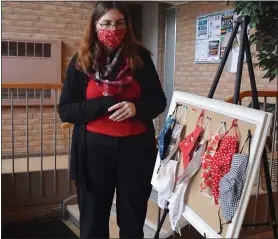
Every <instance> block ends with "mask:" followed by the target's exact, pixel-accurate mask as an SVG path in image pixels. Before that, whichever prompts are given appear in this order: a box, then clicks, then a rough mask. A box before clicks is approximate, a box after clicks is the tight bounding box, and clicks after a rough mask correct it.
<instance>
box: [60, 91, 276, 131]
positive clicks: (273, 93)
mask: <svg viewBox="0 0 278 239" xmlns="http://www.w3.org/2000/svg"><path fill="white" fill-rule="evenodd" d="M250 96H252V91H242V92H240V94H239V100H242V99H243V98H245V97H250ZM258 96H259V97H278V91H258ZM233 99H234V97H229V98H227V99H226V100H225V101H226V102H228V103H232V102H233ZM72 125H73V124H71V123H63V124H62V125H61V128H62V129H67V128H69V127H71V126H72Z"/></svg>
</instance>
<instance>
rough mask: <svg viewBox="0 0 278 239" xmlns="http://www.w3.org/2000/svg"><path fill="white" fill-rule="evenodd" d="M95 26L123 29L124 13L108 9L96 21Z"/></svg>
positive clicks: (98, 27) (103, 28) (106, 28)
mask: <svg viewBox="0 0 278 239" xmlns="http://www.w3.org/2000/svg"><path fill="white" fill-rule="evenodd" d="M96 27H97V29H101V30H108V29H109V30H110V29H114V28H116V29H125V28H126V25H125V18H124V15H123V14H122V13H121V12H120V11H119V10H117V9H110V10H108V11H107V12H106V13H105V14H104V15H103V16H102V17H101V18H100V19H99V20H98V21H97V22H96Z"/></svg>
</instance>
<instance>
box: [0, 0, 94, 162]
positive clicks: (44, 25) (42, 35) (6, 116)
mask: <svg viewBox="0 0 278 239" xmlns="http://www.w3.org/2000/svg"><path fill="white" fill-rule="evenodd" d="M92 6H93V3H92V2H63V1H59V2H47V1H45V2H2V36H3V37H13V38H19V39H22V38H23V39H39V40H48V39H50V40H60V41H61V42H62V79H63V78H64V73H65V70H66V67H67V65H68V62H69V60H70V59H71V57H72V55H73V54H74V53H75V52H76V50H77V47H78V45H79V42H80V39H81V37H82V35H83V30H84V28H85V26H86V25H87V22H88V17H89V15H90V13H91V10H92ZM15 81H16V80H15ZM14 114H15V115H14V116H15V117H14V129H15V133H14V134H15V155H16V156H17V157H19V156H23V155H24V154H26V113H25V107H24V108H23V107H22V108H20V107H16V108H15V109H14ZM2 120H3V121H2V157H4V158H5V157H10V156H11V153H12V147H11V146H12V144H11V142H12V137H11V129H12V125H11V110H10V108H9V107H8V108H7V107H2ZM53 122H54V109H53V108H49V107H48V108H44V111H43V145H44V147H43V151H44V153H45V154H50V153H51V152H53V148H54V123H53ZM60 126H61V121H60V120H59V117H58V116H57V150H58V151H59V152H60V153H64V152H67V147H68V133H67V131H66V132H62V130H61V129H60ZM29 130H30V133H29V140H30V142H29V150H30V153H31V154H35V155H37V154H38V153H39V152H40V111H39V107H32V108H30V109H29Z"/></svg>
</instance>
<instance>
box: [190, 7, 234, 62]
mask: <svg viewBox="0 0 278 239" xmlns="http://www.w3.org/2000/svg"><path fill="white" fill-rule="evenodd" d="M234 20H235V14H234V10H228V11H225V12H216V13H212V14H208V15H203V16H199V17H198V18H197V22H196V45H195V47H196V49H195V61H196V62H202V63H204V62H209V63H218V62H219V61H220V59H221V58H222V57H223V55H224V52H225V49H226V45H227V44H226V43H225V39H226V41H227V40H228V39H229V37H228V36H230V33H231V32H232V31H233V26H234ZM224 43H225V44H224Z"/></svg>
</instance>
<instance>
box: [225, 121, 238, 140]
mask: <svg viewBox="0 0 278 239" xmlns="http://www.w3.org/2000/svg"><path fill="white" fill-rule="evenodd" d="M233 128H234V129H235V135H236V137H237V138H238V132H237V120H236V119H234V120H233V122H232V125H231V127H230V128H229V129H228V131H226V133H225V134H224V136H223V138H225V137H226V136H227V135H228V133H229V132H230V131H231V130H232V129H233Z"/></svg>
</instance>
